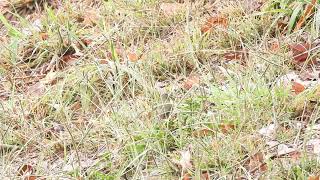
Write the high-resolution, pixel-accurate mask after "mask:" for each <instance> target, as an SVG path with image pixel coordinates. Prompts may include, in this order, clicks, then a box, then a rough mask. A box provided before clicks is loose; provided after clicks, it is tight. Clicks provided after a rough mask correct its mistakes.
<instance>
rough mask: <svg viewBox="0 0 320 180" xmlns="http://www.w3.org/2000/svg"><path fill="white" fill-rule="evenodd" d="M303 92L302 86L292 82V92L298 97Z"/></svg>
mask: <svg viewBox="0 0 320 180" xmlns="http://www.w3.org/2000/svg"><path fill="white" fill-rule="evenodd" d="M304 90H305V87H304V85H302V84H300V83H298V82H292V91H293V92H294V93H295V94H296V95H298V94H300V93H301V92H303V91H304Z"/></svg>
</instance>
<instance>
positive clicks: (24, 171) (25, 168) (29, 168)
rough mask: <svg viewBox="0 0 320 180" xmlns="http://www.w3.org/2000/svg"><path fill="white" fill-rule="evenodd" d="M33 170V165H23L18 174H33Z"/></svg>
mask: <svg viewBox="0 0 320 180" xmlns="http://www.w3.org/2000/svg"><path fill="white" fill-rule="evenodd" d="M32 172H33V167H32V166H31V165H29V164H24V165H22V166H21V167H20V168H19V170H18V176H24V175H26V174H31V173H32Z"/></svg>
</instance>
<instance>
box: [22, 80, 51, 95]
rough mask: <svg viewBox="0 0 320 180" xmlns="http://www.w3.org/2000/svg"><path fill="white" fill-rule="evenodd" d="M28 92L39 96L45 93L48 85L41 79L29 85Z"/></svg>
mask: <svg viewBox="0 0 320 180" xmlns="http://www.w3.org/2000/svg"><path fill="white" fill-rule="evenodd" d="M26 92H27V94H28V95H30V96H35V97H39V96H42V95H44V93H45V92H46V86H45V85H44V84H43V83H42V82H41V81H39V82H37V83H35V84H33V85H32V86H30V87H28V88H27V91H26Z"/></svg>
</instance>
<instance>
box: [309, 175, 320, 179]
mask: <svg viewBox="0 0 320 180" xmlns="http://www.w3.org/2000/svg"><path fill="white" fill-rule="evenodd" d="M308 180H320V176H309V177H308Z"/></svg>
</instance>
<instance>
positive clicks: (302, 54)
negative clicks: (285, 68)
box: [289, 43, 311, 63]
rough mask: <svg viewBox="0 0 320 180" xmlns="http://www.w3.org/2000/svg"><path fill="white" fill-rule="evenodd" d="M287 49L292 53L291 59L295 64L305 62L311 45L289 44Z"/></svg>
mask: <svg viewBox="0 0 320 180" xmlns="http://www.w3.org/2000/svg"><path fill="white" fill-rule="evenodd" d="M289 48H290V49H291V51H292V55H293V59H294V60H295V61H296V62H297V63H301V62H305V61H306V60H307V59H308V57H309V55H310V49H311V44H310V43H297V44H290V45H289Z"/></svg>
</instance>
